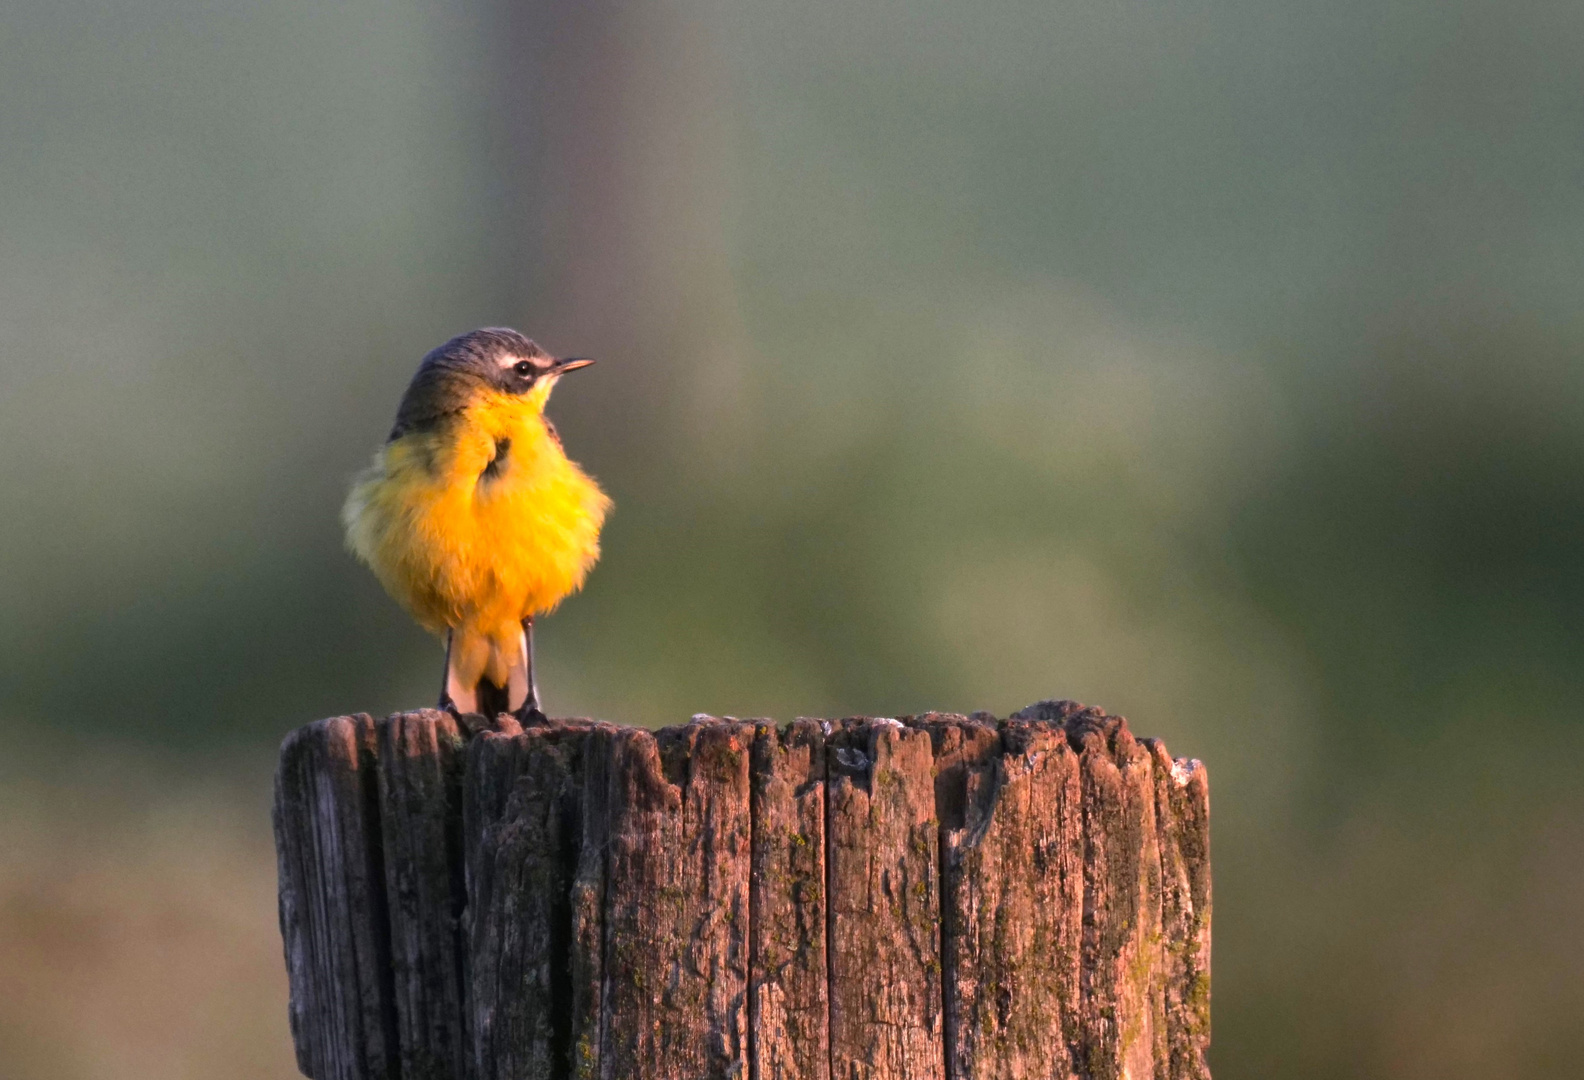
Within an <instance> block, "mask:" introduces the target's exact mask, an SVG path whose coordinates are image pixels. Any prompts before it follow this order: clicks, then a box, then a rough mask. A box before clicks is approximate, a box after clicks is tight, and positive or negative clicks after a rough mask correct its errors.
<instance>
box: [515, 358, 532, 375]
mask: <svg viewBox="0 0 1584 1080" xmlns="http://www.w3.org/2000/svg"><path fill="white" fill-rule="evenodd" d="M512 370H513V371H515V372H516V373H517V374H519V375H521V376H522V377H523V378H525V379H526V378H527V377H528V376H530V375H532V374H533V365H532V364H530V363H529V362H528V361H526V360H519V361H517V362H516V363H515V364H513V365H512Z"/></svg>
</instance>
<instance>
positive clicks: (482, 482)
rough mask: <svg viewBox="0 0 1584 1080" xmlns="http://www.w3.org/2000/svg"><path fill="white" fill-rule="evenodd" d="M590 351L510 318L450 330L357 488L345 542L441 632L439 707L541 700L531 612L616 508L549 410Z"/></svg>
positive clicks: (500, 706)
mask: <svg viewBox="0 0 1584 1080" xmlns="http://www.w3.org/2000/svg"><path fill="white" fill-rule="evenodd" d="M593 362H594V361H592V360H589V359H586V358H582V357H573V358H570V359H565V360H557V359H555V358H554V357H551V356H550V355H549V354H547V353H546V352H545V351H544V350H543V349H541V348H540V347H539V346H538V345H535V344H534V343H533V342H532V341H530V340H528V339H527V338H526V337H524V336H523V335H521V334H519V333H518V332H517V331H515V330H507V329H504V328H487V329H483V330H475V331H473V332H472V333H470V334H463V335H462V336H461V337H456V338H452V339H451V340H450V341H448V342H446V343H445V344H444V345H441V346H440V347H439V348H438V349H435V350H434V351H433V352H431V353H430V354H429V355H428V356H426V357H424V358H423V363H421V364H420V365H419V366H418V373H417V374H416V375H414V376H413V380H412V382H411V384H409V385H408V387H407V392H406V394H405V395H403V397H402V401H401V406H400V408H398V409H397V412H396V424H395V426H394V427H393V428H391V433H390V438H389V439H387V440H386V442H385V445H384V446H382V447H381V448H380V449H379V452H378V453H376V454H375V455H374V464H373V466H372V467H371V468H369V469H368V471H366V472H364V473H363V474H362V475H361V476H359V477H358V478H357V480H356V481H355V482H354V484H353V486H352V491H351V493H350V494H349V495H348V496H347V501H346V506H345V507H344V508H343V509H342V511H341V520H342V522H343V523H344V524H345V526H346V536H347V546H348V547H350V548H351V550H352V552H353V554H355V555H356V556H357V557H358V558H359V559H361V560H362V561H363V562H365V563H367V564H368V566H369V567H370V568H371V569H372V570H373V571H374V574H375V576H377V577H378V578H379V580H380V583H381V584H383V585H384V586H385V589H386V591H388V592H389V593H390V594H391V596H393V597H395V599H396V600H397V602H398V603H400V604H401V605H402V606H403V607H405V608H406V609H407V610H408V611H409V612H411V613H412V615H413V617H414V618H415V619H417V620H418V622H419V623H421V624H422V625H423V626H424V627H426V628H427V629H429V630H430V631H432V632H434V633H437V634H438V633H444V634H445V635H446V670H445V680H444V683H443V685H442V690H441V694H440V705H441V707H442V708H450V709H452V710H454V711H456V712H462V713H472V712H485V713H486V714H487V715H493V714H494V713H495V712H498V711H502V710H509V711H516V712H519V713H522V714H523V715H525V716H526V715H527V714H530V713H535V712H538V710H539V691H538V686H537V685H536V682H535V679H534V673H533V620H534V617H535V616H536V615H543V614H545V613H546V612H549V611H551V610H553V609H554V608H555V606H556V605H557V604H559V603H560V602H561V601H562V599H564V598H565V597H566V596H567V595H569V594H571V593H574V592H576V591H577V590H578V589H580V588H582V586H583V579H584V578H585V577H587V576H588V572H589V570H590V569H591V568H592V567H593V565H594V563H595V561H596V560H597V559H598V558H599V534H600V526H601V525H603V524H604V521H605V515H606V513H607V512H608V511H609V510H610V507H611V501H610V499H608V498H607V497H606V496H605V493H604V492H603V491H601V490H600V488H599V485H598V484H596V483H595V482H594V481H593V479H591V478H590V477H589V476H588V474H586V473H585V472H584V471H583V470H582V469H580V468H578V466H577V465H576V464H575V463H574V462H572V461H570V460H568V458H567V456H566V453H565V452H564V451H563V450H562V449H561V440H560V439H559V438H558V437H557V436H556V432H555V428H554V427H552V426H551V424H550V421H549V420H548V419H547V418H546V417H545V415H544V409H545V403H546V401H548V399H549V397H550V391H551V389H553V388H554V386H555V384H556V380H558V379H559V378H560V377H561V376H562V375H565V374H566V373H567V372H569V371H576V370H578V369H579V368H583V367H587V366H588V365H589V364H592V363H593Z"/></svg>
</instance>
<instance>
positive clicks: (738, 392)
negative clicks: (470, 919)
mask: <svg viewBox="0 0 1584 1080" xmlns="http://www.w3.org/2000/svg"><path fill="white" fill-rule="evenodd" d="M493 11H494V17H495V18H496V19H497V20H498V24H499V27H498V28H499V33H498V34H496V35H494V37H493V39H492V40H491V42H490V43H489V47H490V48H491V49H492V50H493V51H494V56H495V68H496V70H498V71H499V72H500V79H499V98H498V99H497V100H498V108H499V110H500V115H499V124H500V128H499V129H500V130H501V131H502V133H503V136H504V139H505V141H506V144H507V147H506V153H504V154H502V155H500V159H501V161H502V162H503V174H504V175H503V176H502V177H501V179H500V184H501V189H500V197H501V204H502V208H503V221H504V224H505V225H506V227H507V228H509V229H511V230H512V242H511V243H510V244H509V250H510V255H509V258H510V263H511V266H510V269H509V271H508V272H509V273H511V274H512V275H514V277H515V279H516V282H517V288H516V292H515V295H516V296H517V298H518V304H519V306H518V309H517V311H515V312H514V313H513V317H514V318H516V319H517V320H518V321H519V322H520V323H521V325H522V326H523V327H524V328H525V329H527V330H528V332H529V333H531V334H533V335H534V336H536V337H538V338H539V339H541V340H542V341H543V342H544V343H545V344H546V345H547V346H548V347H549V348H551V349H561V350H574V351H576V352H578V353H586V354H588V355H590V356H594V357H597V358H599V359H600V360H601V361H602V362H604V363H605V365H606V367H605V369H604V377H603V379H602V380H601V382H600V389H599V393H598V395H597V397H596V396H593V395H590V394H587V393H583V394H568V395H566V396H565V398H564V400H558V401H557V409H558V410H559V412H560V414H561V415H562V416H564V417H567V418H568V422H569V423H570V424H574V425H578V426H581V427H582V428H583V429H584V430H583V432H581V433H580V435H579V441H578V445H580V446H585V445H588V442H589V439H590V437H592V438H594V439H595V440H599V441H603V442H604V444H605V445H604V446H602V447H600V448H599V450H598V451H597V453H599V454H600V455H601V456H617V455H620V456H621V457H622V458H623V459H624V460H628V461H640V462H641V461H645V460H653V459H654V455H655V454H656V452H657V451H659V450H661V449H662V448H663V449H665V450H668V451H678V450H680V451H683V452H686V450H687V449H688V447H689V446H691V445H701V444H704V443H706V442H715V441H717V440H718V439H719V437H721V436H723V435H724V436H729V435H730V434H731V430H730V428H729V426H728V425H730V423H731V422H732V421H733V420H734V418H736V417H737V416H739V415H740V413H741V411H742V410H741V408H740V407H739V406H740V402H741V396H742V394H743V373H742V369H741V366H740V365H741V363H742V361H743V357H744V352H745V350H744V349H743V348H742V344H741V342H742V338H743V334H742V332H741V329H740V322H739V318H738V314H737V307H736V299H735V292H734V283H733V281H732V277H731V272H730V258H729V242H730V224H731V223H730V214H731V210H732V205H733V198H732V195H733V192H732V181H733V174H732V168H731V154H730V149H729V144H730V138H729V115H728V113H727V110H726V107H725V106H726V105H727V103H729V102H730V101H731V100H732V98H733V94H732V87H731V86H730V79H729V72H728V71H727V65H726V48H727V43H726V41H725V40H724V37H725V33H726V30H725V29H724V28H723V27H724V16H725V12H724V11H717V10H716V7H715V5H714V3H713V2H712V0H699V2H694V3H684V4H673V5H664V6H655V5H648V4H640V3H634V2H628V0H596V2H594V3H588V4H557V3H549V2H545V0H528V2H522V3H504V2H503V3H499V4H498V5H497V6H496V7H495V8H494V9H493ZM712 437H713V438H712ZM683 439H685V441H679V440H683Z"/></svg>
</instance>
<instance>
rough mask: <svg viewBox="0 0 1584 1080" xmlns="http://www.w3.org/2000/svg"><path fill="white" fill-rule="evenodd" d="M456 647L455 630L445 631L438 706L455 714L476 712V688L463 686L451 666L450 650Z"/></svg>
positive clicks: (477, 705) (477, 707)
mask: <svg viewBox="0 0 1584 1080" xmlns="http://www.w3.org/2000/svg"><path fill="white" fill-rule="evenodd" d="M455 647H456V631H455V630H447V631H446V662H445V678H444V679H442V680H441V683H440V708H442V709H445V710H447V711H449V712H451V713H453V714H455V715H457V716H462V715H464V714H466V713H474V712H478V709H479V704H478V688H477V687H474V686H463V685H462V684H461V683H460V682H458V681H457V678H456V672H455V670H454V669H453V668H452V666H451V651H452V649H454V648H455Z"/></svg>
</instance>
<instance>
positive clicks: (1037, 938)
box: [938, 721, 1084, 1080]
mask: <svg viewBox="0 0 1584 1080" xmlns="http://www.w3.org/2000/svg"><path fill="white" fill-rule="evenodd" d="M992 731H993V729H992ZM991 750H992V752H991V753H990V754H988V755H978V754H976V755H973V758H970V760H969V762H968V763H967V764H966V765H965V767H963V768H962V770H961V776H960V780H958V781H955V782H954V784H960V793H954V796H953V800H952V801H953V802H955V803H957V804H958V805H960V806H961V811H960V813H958V814H956V815H954V816H952V817H946V816H944V815H943V826H944V828H943V831H942V841H941V858H942V863H943V874H944V879H945V887H944V889H943V900H942V904H943V911H942V919H943V931H944V933H943V938H944V948H945V970H946V990H945V993H946V998H945V1012H946V1036H947V1038H946V1045H947V1054H948V1056H947V1065H948V1069H947V1072H948V1075H949V1076H950V1077H952V1078H953V1080H969V1078H973V1080H1022V1078H1025V1077H1028V1078H1032V1077H1040V1078H1045V1077H1068V1076H1072V1075H1074V1073H1075V1065H1074V1061H1073V1056H1074V1055H1073V1047H1074V1044H1075V1043H1076V1042H1077V1041H1078V1039H1079V1037H1080V1035H1079V1028H1078V1025H1079V983H1080V972H1079V968H1080V951H1081V941H1082V935H1083V852H1084V838H1083V828H1082V825H1083V818H1082V807H1081V804H1080V796H1079V778H1078V758H1077V755H1076V754H1074V753H1073V751H1072V749H1071V747H1070V746H1069V745H1068V743H1067V736H1066V733H1065V732H1064V731H1063V730H1062V728H1061V726H1060V724H1059V723H1052V722H1048V721H1012V722H1009V723H1008V724H1007V725H1006V726H1005V727H1004V729H1003V730H1002V731H1001V732H1000V733H999V737H998V738H996V739H995V741H994V744H993V746H992V748H991ZM974 759H977V760H974ZM938 760H939V759H938ZM948 775H949V774H948Z"/></svg>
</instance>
